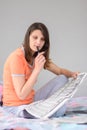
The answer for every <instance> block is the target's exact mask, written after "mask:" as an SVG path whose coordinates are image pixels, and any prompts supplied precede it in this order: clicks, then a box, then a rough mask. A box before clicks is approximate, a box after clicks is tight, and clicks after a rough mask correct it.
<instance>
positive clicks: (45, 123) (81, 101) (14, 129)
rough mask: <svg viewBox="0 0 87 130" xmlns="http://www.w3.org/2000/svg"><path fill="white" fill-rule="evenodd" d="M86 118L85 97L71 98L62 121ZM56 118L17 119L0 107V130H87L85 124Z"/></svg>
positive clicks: (86, 105) (86, 101)
mask: <svg viewBox="0 0 87 130" xmlns="http://www.w3.org/2000/svg"><path fill="white" fill-rule="evenodd" d="M82 115H83V116H87V97H77V98H72V99H71V100H70V101H69V103H68V104H67V111H66V113H65V115H64V117H62V118H64V120H66V118H68V117H69V118H70V119H71V120H74V119H75V118H76V117H80V119H81V116H82ZM59 120H60V119H58V118H51V119H47V120H41V119H26V118H18V117H15V116H14V115H12V114H8V113H7V112H5V111H4V110H3V107H0V130H77V129H78V130H87V122H85V123H75V122H74V123H70V122H66V121H65V122H64V121H61V122H60V121H59Z"/></svg>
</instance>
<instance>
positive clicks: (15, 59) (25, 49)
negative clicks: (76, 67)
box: [3, 22, 78, 118]
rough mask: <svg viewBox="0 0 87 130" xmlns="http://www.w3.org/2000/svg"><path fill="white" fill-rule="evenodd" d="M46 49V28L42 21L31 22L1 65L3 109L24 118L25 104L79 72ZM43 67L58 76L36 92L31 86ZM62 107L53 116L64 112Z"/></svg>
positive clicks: (48, 92) (56, 88) (62, 83)
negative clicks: (64, 65) (57, 62)
mask: <svg viewBox="0 0 87 130" xmlns="http://www.w3.org/2000/svg"><path fill="white" fill-rule="evenodd" d="M49 48H50V40H49V32H48V29H47V27H46V26H45V25H44V24H43V23H38V22H37V23H33V24H32V25H31V26H30V27H29V28H28V30H27V32H26V34H25V38H24V42H23V45H22V46H21V47H19V48H17V49H16V50H15V51H14V52H12V53H11V54H10V56H9V57H8V58H7V60H6V62H5V65H4V73H3V81H4V85H3V108H4V109H5V110H6V111H8V112H11V113H13V114H15V115H17V116H21V117H26V115H24V112H23V111H22V110H23V108H24V107H25V105H28V104H30V103H32V102H34V101H38V100H41V99H46V98H48V97H49V96H50V95H52V94H53V93H54V92H55V91H57V90H58V89H59V88H60V87H62V86H63V85H64V84H65V83H66V82H67V81H68V77H74V78H76V76H77V74H78V72H71V71H69V70H67V69H64V68H61V67H59V66H57V65H55V64H54V63H53V62H52V60H51V59H50V58H49ZM42 69H44V70H45V69H46V70H49V71H51V72H53V73H54V74H56V75H57V76H56V77H55V78H54V79H52V80H51V81H49V82H48V83H47V84H46V85H44V86H43V87H41V88H40V89H39V90H38V91H36V92H35V90H34V89H33V87H34V85H35V83H36V82H38V76H39V74H40V72H41V70H42ZM65 110H66V107H65V106H63V107H62V108H61V109H60V110H59V111H58V112H57V113H56V114H55V116H60V115H63V114H64V112H65ZM28 116H29V118H30V115H28Z"/></svg>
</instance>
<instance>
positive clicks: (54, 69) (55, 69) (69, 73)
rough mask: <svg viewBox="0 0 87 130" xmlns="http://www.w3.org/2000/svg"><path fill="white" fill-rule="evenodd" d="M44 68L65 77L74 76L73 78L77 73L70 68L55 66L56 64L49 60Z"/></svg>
mask: <svg viewBox="0 0 87 130" xmlns="http://www.w3.org/2000/svg"><path fill="white" fill-rule="evenodd" d="M46 69H47V70H49V71H51V72H53V73H54V74H56V75H60V74H63V75H65V76H67V77H74V78H76V77H77V75H78V72H72V71H70V70H67V69H64V68H61V67H59V66H57V65H56V64H54V63H53V62H50V64H49V67H47V68H46Z"/></svg>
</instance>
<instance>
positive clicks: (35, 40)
mask: <svg viewBox="0 0 87 130" xmlns="http://www.w3.org/2000/svg"><path fill="white" fill-rule="evenodd" d="M44 44H45V39H44V36H43V34H42V32H41V31H40V30H34V31H33V32H32V33H31V34H30V36H29V45H30V48H31V50H32V51H33V52H36V51H37V47H38V48H39V50H40V49H41V48H42V47H43V46H44Z"/></svg>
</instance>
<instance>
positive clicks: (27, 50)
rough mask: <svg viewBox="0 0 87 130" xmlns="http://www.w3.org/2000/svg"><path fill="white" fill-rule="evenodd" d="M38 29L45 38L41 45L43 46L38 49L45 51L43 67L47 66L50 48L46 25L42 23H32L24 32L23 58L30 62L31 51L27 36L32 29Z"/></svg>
mask: <svg viewBox="0 0 87 130" xmlns="http://www.w3.org/2000/svg"><path fill="white" fill-rule="evenodd" d="M37 29H38V30H40V31H41V32H42V34H43V36H44V39H45V44H44V46H43V48H42V49H41V50H40V51H45V54H44V55H45V58H46V63H45V66H44V68H46V67H48V66H49V62H50V60H49V48H50V40H49V32H48V29H47V27H46V26H45V25H44V24H43V23H38V22H37V23H33V24H32V25H31V26H30V27H29V28H28V29H27V32H26V34H25V38H24V43H23V46H24V50H25V58H26V60H27V62H31V61H32V51H31V49H30V46H29V36H30V34H31V33H32V32H33V31H34V30H37Z"/></svg>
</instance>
